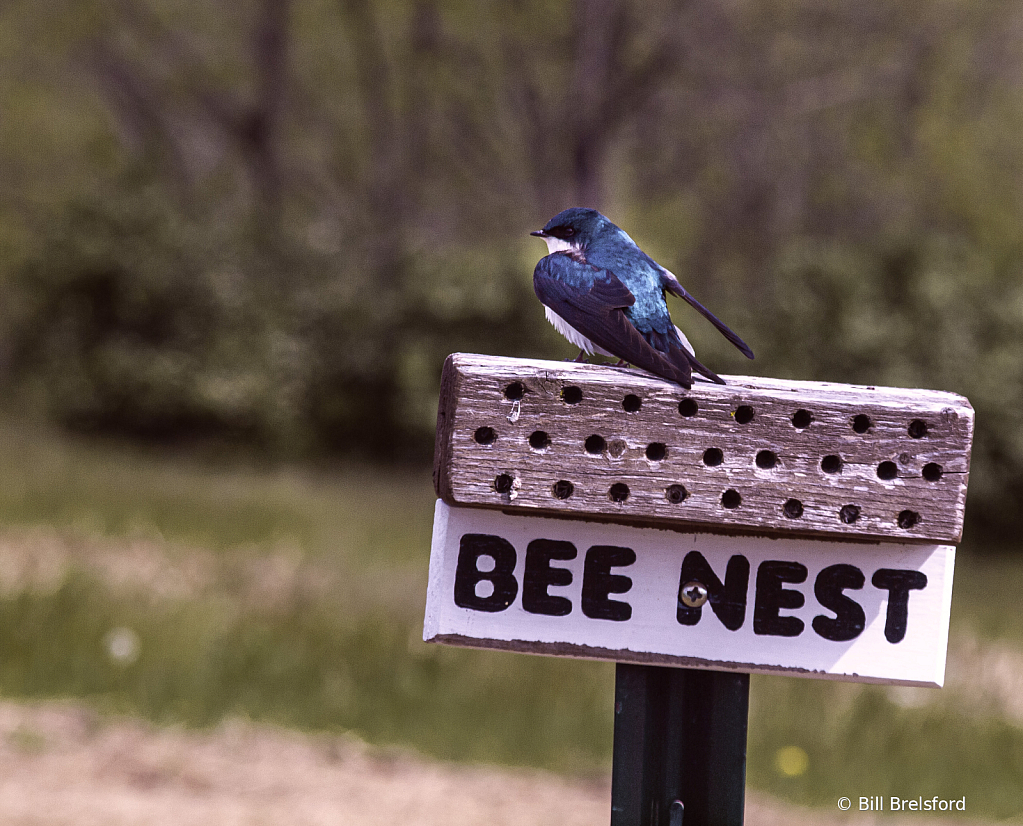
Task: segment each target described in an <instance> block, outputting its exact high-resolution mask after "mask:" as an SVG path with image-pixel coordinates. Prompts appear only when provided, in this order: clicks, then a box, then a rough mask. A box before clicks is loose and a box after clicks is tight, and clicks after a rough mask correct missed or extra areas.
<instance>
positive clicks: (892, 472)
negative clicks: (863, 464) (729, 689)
mask: <svg viewBox="0 0 1023 826" xmlns="http://www.w3.org/2000/svg"><path fill="white" fill-rule="evenodd" d="M898 475H899V468H898V467H897V466H896V464H895V462H881V464H879V465H878V466H877V478H878V479H884V480H885V481H886V482H890V481H891V480H892V479H894V478H895V477H896V476H898Z"/></svg>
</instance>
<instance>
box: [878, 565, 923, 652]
mask: <svg viewBox="0 0 1023 826" xmlns="http://www.w3.org/2000/svg"><path fill="white" fill-rule="evenodd" d="M870 584H871V585H873V586H874V587H875V588H881V589H882V590H885V591H887V592H888V616H887V617H886V618H885V621H884V638H885V639H886V640H888V642H890V643H897V642H902V640H903V638H904V637H905V636H906V624H907V622H908V621H909V592H910V591H919V590H920V589H922V588H926V587H927V574H925V573H923V572H922V571H900V570H897V569H895V568H881V569H880V570H879V571H875V572H874V576H872V577H871V578H870Z"/></svg>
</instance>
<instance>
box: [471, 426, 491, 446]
mask: <svg viewBox="0 0 1023 826" xmlns="http://www.w3.org/2000/svg"><path fill="white" fill-rule="evenodd" d="M472 440H473V441H474V442H475V443H476V444H478V445H492V444H493V443H494V442H495V441H497V431H496V430H494V428H492V427H477V428H476V432H475V433H473V434H472Z"/></svg>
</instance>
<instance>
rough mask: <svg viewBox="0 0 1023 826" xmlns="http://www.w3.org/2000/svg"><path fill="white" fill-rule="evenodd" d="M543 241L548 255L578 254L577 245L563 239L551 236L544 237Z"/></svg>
mask: <svg viewBox="0 0 1023 826" xmlns="http://www.w3.org/2000/svg"><path fill="white" fill-rule="evenodd" d="M543 240H544V241H546V242H547V254H548V255H550V254H551V253H555V252H578V251H579V249H580V247H579V245H578V244H572V243H569V242H568V241H566V240H565V239H564V238H555V237H554V236H553V235H545V236H543Z"/></svg>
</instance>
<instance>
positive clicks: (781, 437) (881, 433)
mask: <svg viewBox="0 0 1023 826" xmlns="http://www.w3.org/2000/svg"><path fill="white" fill-rule="evenodd" d="M725 380H726V381H727V382H728V383H727V384H726V385H724V386H722V385H715V384H710V383H698V384H695V385H694V386H693V388H692V389H691V390H685V389H684V388H682V387H679V386H678V385H675V384H672V383H670V382H667V381H664V380H662V379H658V378H656V377H654V376H651V375H650V374H648V373H645V372H643V371H640V370H633V369H623V368H612V367H607V366H602V365H588V364H573V363H566V362H552V361H538V360H522V359H509V358H501V357H494V356H478V355H468V354H454V355H452V356H450V357H449V358H448V360H447V362H446V364H445V366H444V376H443V379H442V388H441V399H440V409H439V414H438V425H437V444H436V453H435V467H434V481H435V485H436V488H437V493H438V495H439V496H440V497H441V498H443V499H444V500H445V501H447V502H449V503H451V504H461V505H474V506H485V507H495V508H501V509H505V510H516V509H528V510H530V511H532V512H534V513H535V512H549V513H553V514H560V515H579V516H584V515H585V516H590V517H604V518H610V519H613V520H615V521H626V522H628V521H632V522H662V523H664V522H668V523H682V524H685V525H688V526H692V527H696V526H704V527H707V526H714V527H715V528H716V529H719V530H720V529H721V528H722V527H727V528H732V529H736V530H750V531H759V532H769V533H776V532H782V533H797V534H798V533H802V534H830V535H845V536H848V537H849V538H862V539H897V540H898V541H902V542H906V541H914V540H919V541H930V542H950V543H956V542H958V541H959V539H960V537H961V535H962V526H963V511H964V507H965V501H966V485H967V479H968V475H969V462H970V447H971V444H972V439H973V423H974V413H973V408H972V407H971V406H970V404H969V402H968V401H967V400H966V399H965V398H963V397H962V396H958V395H955V394H953V393H945V392H938V391H931V390H906V389H896V388H886V387H860V386H853V385H844V384H830V383H822V382H802V381H785V380H780V379H763V378H752V377H743V376H726V377H725ZM680 404H681V405H682V410H681V412H680ZM694 407H695V409H693V408H694ZM798 411H805V412H806V413H807V414H809V416H810V419H811V420H810V421H809V423H808V424H807V423H806V422H805V421H804V418H805V417H804V414H801V413H800V414H799V415H797V413H798ZM750 414H752V415H751V417H750ZM864 417H865V418H864ZM747 419H748V420H747ZM794 419H795V423H794ZM860 430H862V431H863V432H858V431H860ZM543 434H546V435H545V436H544V435H543ZM591 437H596V438H591ZM531 440H532V441H531ZM587 440H589V442H587ZM587 446H588V448H589V449H587ZM715 450H716V451H720V462H719V463H718V464H716V465H715V464H713V462H714V461H715V458H716V457H715V454H714V453H713V451H715ZM707 451H712V452H711V453H709V454H708V453H707ZM662 452H663V456H662ZM772 455H773V457H774V459H773V461H774V464H773V466H769V465H771V461H772ZM758 456H759V463H758ZM828 457H837V458H828ZM822 463H823V465H822ZM883 463H890V464H883ZM891 472H893V473H894V476H893V478H882V477H885V476H887V475H889V473H891ZM566 483H567V484H566ZM613 486H626V487H627V489H628V492H627V496H625V498H624V499H623V498H622V497H623V495H624V494H625V489H624V488H623V487H613ZM683 491H684V493H683ZM616 494H617V495H616ZM736 497H738V504H736ZM617 500H620V501H617ZM727 505H734V506H733V507H728V506H727ZM843 509H845V510H844V511H843ZM854 509H855V510H854ZM843 513H844V514H845V516H844V518H843V515H842V514H843ZM854 514H855V518H853V515H854Z"/></svg>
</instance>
